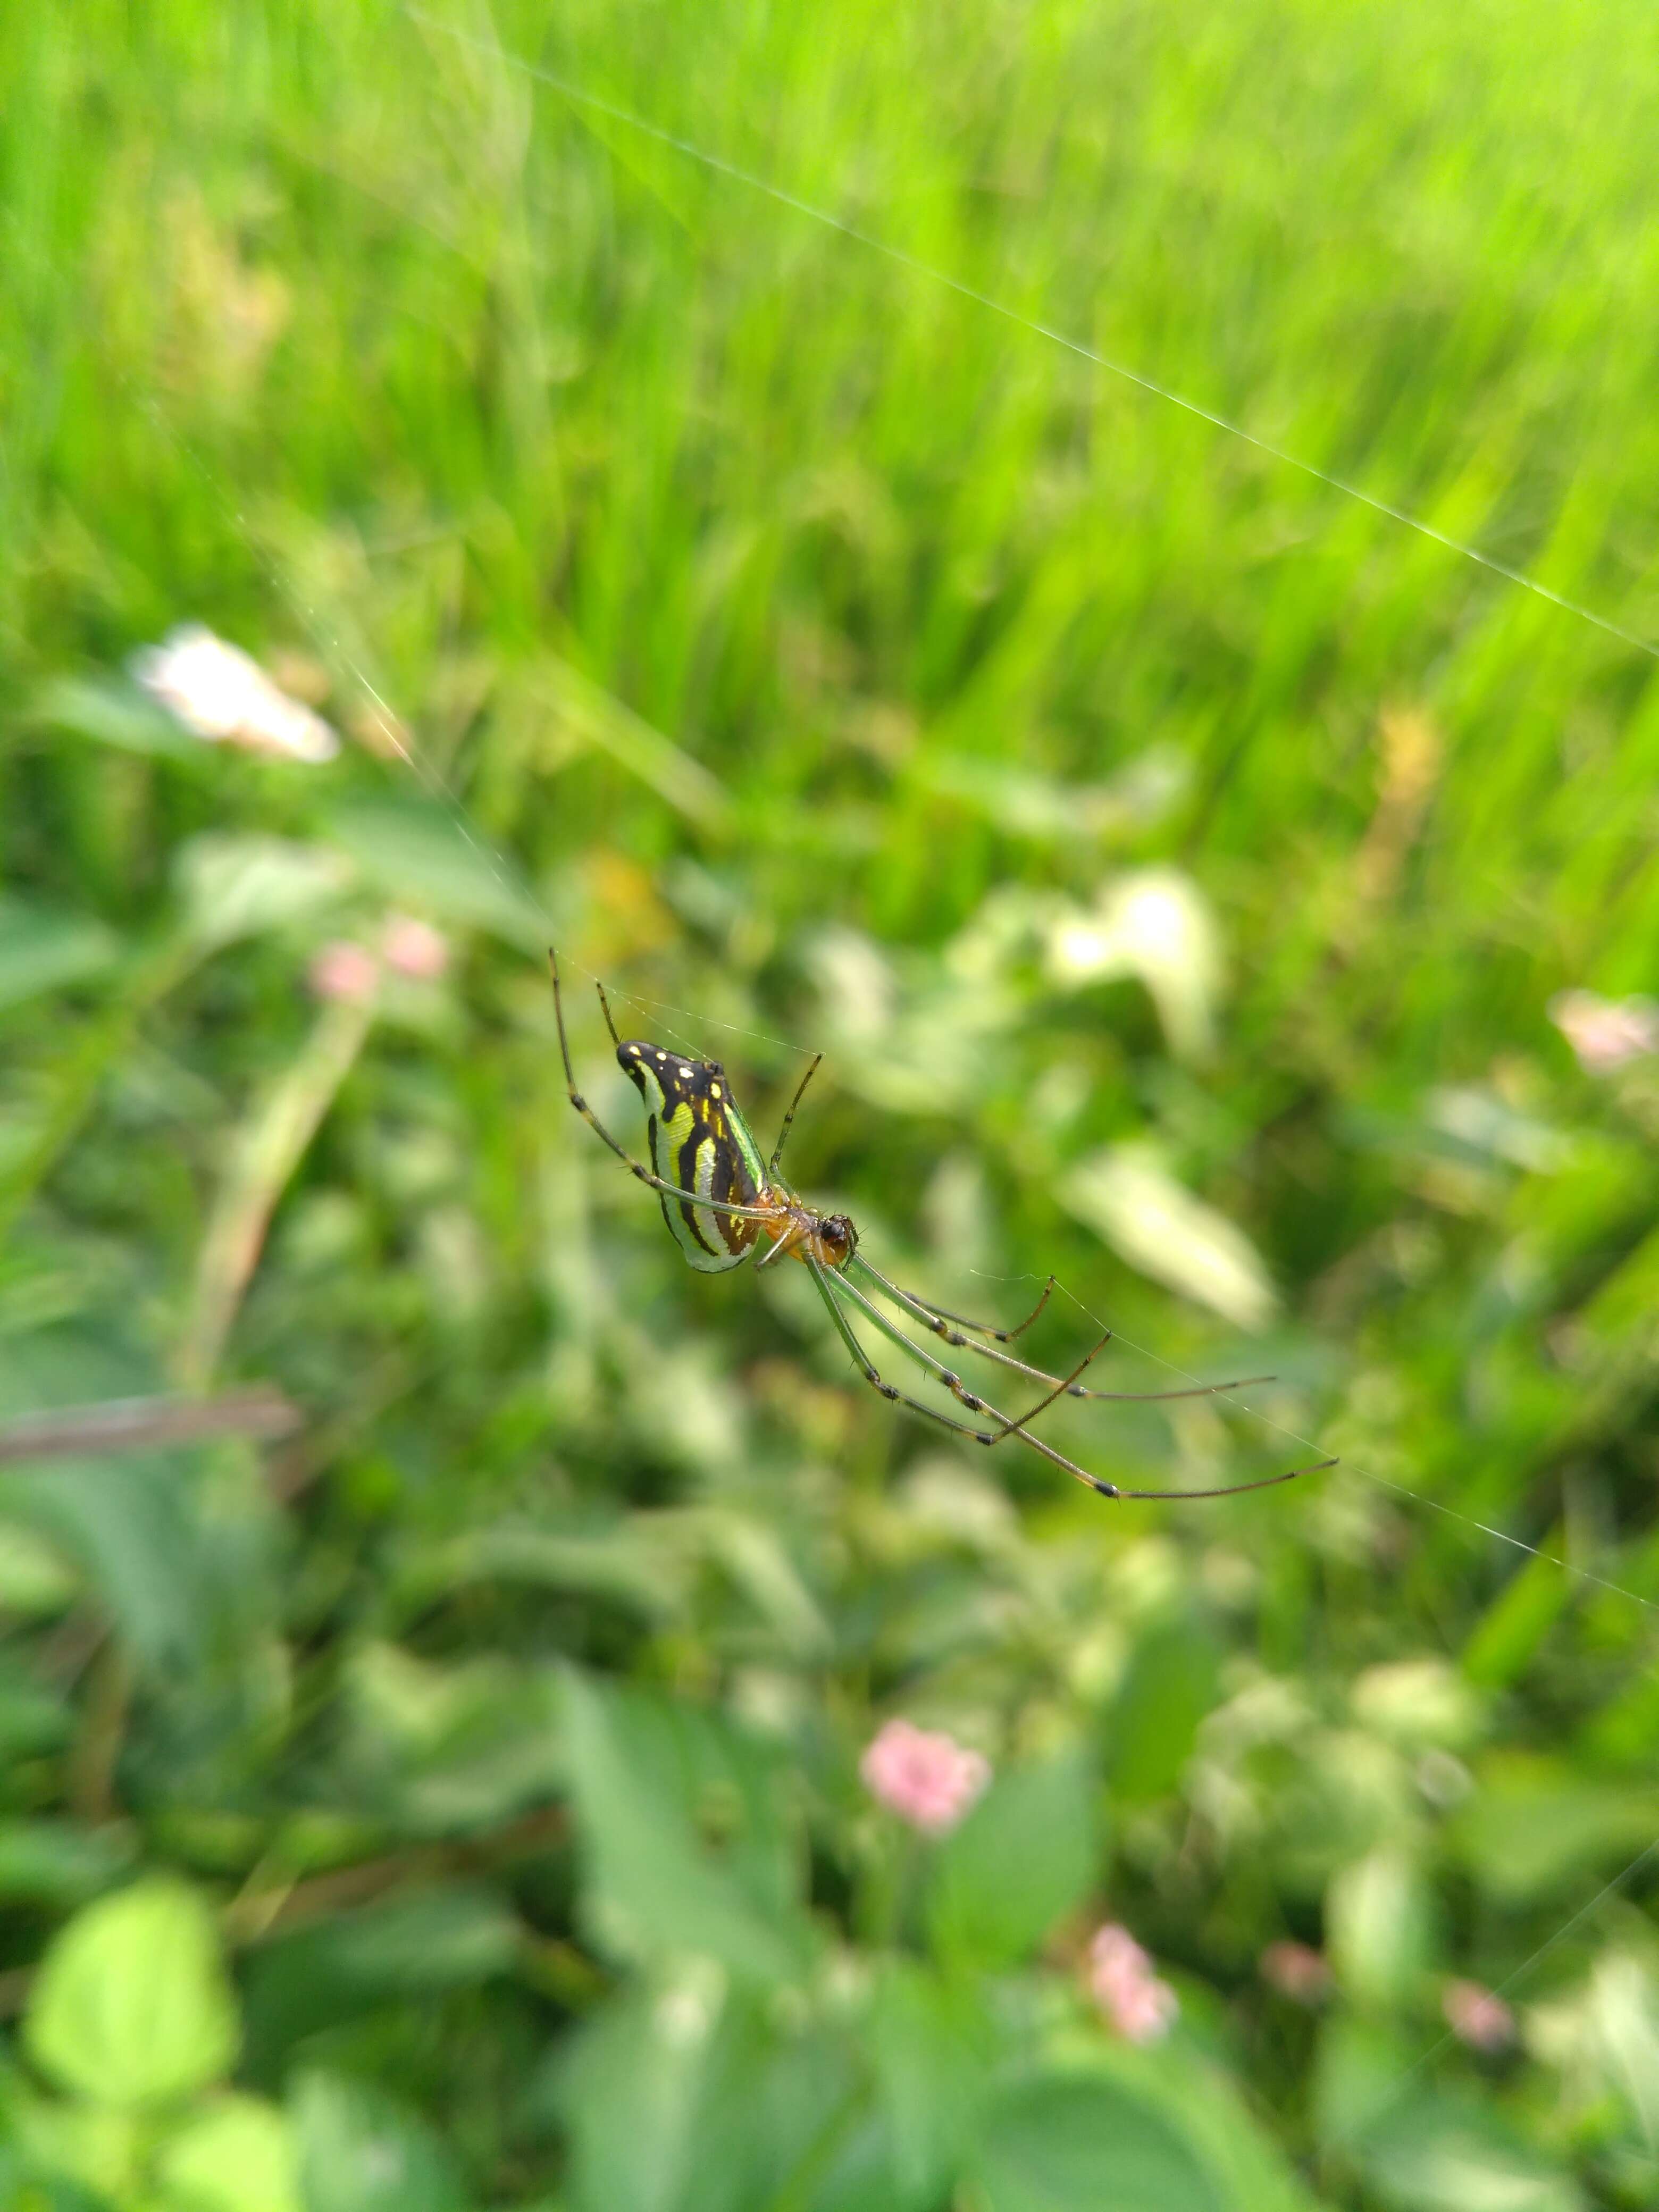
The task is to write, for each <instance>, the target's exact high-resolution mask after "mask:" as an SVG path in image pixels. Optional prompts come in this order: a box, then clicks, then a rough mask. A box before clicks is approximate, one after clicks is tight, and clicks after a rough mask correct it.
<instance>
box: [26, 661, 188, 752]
mask: <svg viewBox="0 0 1659 2212" xmlns="http://www.w3.org/2000/svg"><path fill="white" fill-rule="evenodd" d="M33 720H35V721H37V722H40V723H44V724H45V725H46V727H47V728H48V729H54V730H67V731H68V732H70V734H71V735H72V736H75V737H79V738H92V739H94V742H95V743H97V744H100V745H113V746H115V747H116V748H117V749H118V750H120V751H122V752H129V753H154V754H159V755H160V756H161V757H162V758H163V759H167V760H177V761H186V762H189V763H191V765H197V764H200V763H205V762H206V761H208V760H209V759H210V758H211V757H212V753H213V748H212V747H211V746H210V745H207V744H204V743H203V741H202V739H201V738H196V737H192V736H191V733H190V732H189V731H188V730H186V729H185V728H184V727H183V726H182V725H181V724H179V723H178V722H175V721H174V720H173V717H172V715H171V714H167V712H166V711H165V709H163V708H161V707H158V706H157V705H156V704H155V701H154V700H153V699H151V698H149V696H147V695H146V694H145V693H144V692H143V691H141V690H139V689H138V687H137V684H127V683H124V682H122V681H121V680H120V679H118V678H112V677H82V676H64V677H59V678H58V679H57V680H56V681H55V682H54V683H52V684H47V685H46V687H45V689H44V690H42V691H40V693H39V694H38V696H36V698H35V700H34V702H33Z"/></svg>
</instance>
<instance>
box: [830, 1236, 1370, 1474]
mask: <svg viewBox="0 0 1659 2212" xmlns="http://www.w3.org/2000/svg"><path fill="white" fill-rule="evenodd" d="M873 1272H874V1270H873V1269H872V1273H873ZM827 1280H828V1281H829V1283H830V1284H831V1285H833V1286H834V1288H835V1289H836V1290H837V1291H844V1292H845V1293H846V1295H847V1296H848V1297H850V1298H852V1299H853V1300H854V1303H855V1304H858V1305H860V1306H861V1307H862V1308H863V1309H864V1310H865V1312H866V1313H867V1314H868V1315H869V1316H870V1318H871V1320H872V1322H874V1323H875V1325H876V1327H877V1328H878V1329H879V1330H880V1331H881V1333H882V1334H883V1335H884V1336H886V1337H890V1338H891V1340H892V1341H893V1342H894V1343H895V1344H896V1345H898V1346H901V1347H902V1349H903V1350H905V1351H907V1352H908V1353H909V1354H910V1356H911V1358H913V1359H915V1360H916V1361H918V1362H919V1363H920V1364H921V1365H922V1366H923V1367H926V1368H927V1369H928V1370H929V1371H930V1372H931V1373H933V1374H934V1375H936V1376H938V1377H939V1381H940V1382H941V1383H944V1384H945V1388H946V1389H949V1390H950V1391H951V1393H952V1395H955V1396H956V1397H957V1398H959V1399H960V1400H961V1401H962V1403H963V1405H964V1406H966V1407H967V1408H968V1410H969V1413H988V1414H989V1415H990V1416H991V1419H993V1420H994V1421H996V1422H997V1423H998V1424H999V1425H1000V1431H999V1432H1000V1433H1001V1434H1006V1435H1009V1436H1017V1437H1018V1438H1019V1440H1020V1442H1021V1443H1023V1444H1028V1445H1030V1449H1032V1450H1033V1451H1034V1452H1038V1453H1040V1454H1041V1455H1042V1457H1043V1458H1044V1459H1046V1460H1049V1461H1052V1462H1053V1463H1054V1466H1056V1467H1060V1468H1065V1470H1066V1474H1069V1475H1070V1476H1072V1478H1073V1480H1074V1481H1077V1482H1080V1483H1082V1484H1083V1486H1084V1487H1085V1489H1088V1490H1092V1491H1094V1492H1096V1494H1097V1496H1099V1497H1101V1498H1135V1499H1141V1500H1148V1501H1150V1500H1164V1501H1167V1502H1169V1503H1170V1504H1182V1503H1184V1502H1185V1501H1186V1500H1187V1499H1188V1498H1242V1497H1243V1496H1244V1495H1245V1494H1246V1492H1249V1491H1252V1490H1273V1489H1276V1488H1277V1486H1279V1484H1280V1483H1281V1482H1294V1481H1295V1480H1296V1479H1297V1476H1298V1475H1303V1474H1320V1473H1322V1471H1323V1470H1324V1469H1325V1468H1328V1467H1334V1466H1335V1465H1336V1462H1335V1461H1334V1459H1322V1460H1319V1461H1317V1462H1315V1463H1314V1464H1313V1465H1312V1466H1310V1467H1293V1468H1287V1469H1286V1470H1285V1473H1284V1474H1269V1475H1264V1476H1263V1477H1262V1478H1261V1480H1260V1481H1258V1482H1234V1483H1229V1484H1227V1485H1226V1486H1225V1487H1223V1488H1221V1489H1218V1490H1120V1489H1119V1487H1118V1486H1117V1485H1116V1483H1115V1482H1108V1481H1106V1480H1104V1479H1103V1477H1102V1476H1100V1475H1097V1474H1090V1473H1089V1471H1088V1469H1087V1468H1082V1467H1079V1465H1078V1463H1077V1462H1076V1461H1075V1460H1073V1459H1067V1458H1066V1455H1065V1453H1064V1452H1059V1451H1056V1450H1055V1449H1054V1446H1053V1445H1052V1444H1049V1443H1044V1442H1043V1440H1042V1437H1034V1436H1033V1435H1032V1434H1031V1432H1030V1430H1029V1429H1028V1428H1026V1427H1024V1425H1023V1424H1022V1423H1021V1422H1019V1421H1011V1420H1010V1419H1008V1417H1007V1415H1006V1414H1005V1413H999V1412H998V1411H997V1409H996V1407H994V1406H992V1405H987V1403H986V1401H985V1400H984V1399H982V1398H977V1397H975V1396H974V1395H972V1394H971V1393H969V1392H967V1391H965V1390H964V1389H963V1388H962V1382H961V1377H960V1376H956V1375H953V1374H952V1373H951V1370H950V1369H949V1368H948V1367H946V1366H945V1365H944V1364H943V1363H942V1362H940V1361H939V1360H937V1359H935V1358H933V1354H932V1352H925V1351H924V1350H923V1349H922V1347H921V1345H919V1344H916V1343H915V1342H913V1341H912V1340H911V1339H910V1338H909V1337H908V1336H906V1335H905V1334H904V1333H903V1332H902V1330H901V1329H899V1328H896V1327H895V1325H894V1324H893V1323H892V1322H890V1321H889V1320H888V1319H887V1316H885V1315H884V1313H883V1312H882V1310H881V1309H880V1308H879V1306H877V1305H875V1304H872V1302H871V1300H870V1299H868V1298H866V1297H865V1295H864V1293H863V1291H860V1289H859V1287H858V1285H856V1284H855V1283H849V1282H848V1279H847V1277H846V1275H845V1273H838V1274H835V1275H830V1276H828V1277H827ZM1097 1349H1098V1347H1097ZM1093 1357H1094V1354H1093V1353H1092V1352H1091V1354H1090V1358H1093ZM1085 1364H1086V1363H1085ZM1047 1379H1048V1380H1049V1381H1050V1382H1052V1381H1054V1379H1055V1378H1054V1377H1053V1376H1049V1377H1048V1378H1047ZM1062 1387H1063V1386H1062ZM1038 1410H1040V1408H1039V1409H1038ZM1031 1418H1032V1416H1031V1415H1030V1413H1028V1414H1026V1415H1025V1416H1024V1419H1025V1420H1030V1419H1031ZM996 1441H997V1437H996V1436H992V1437H983V1436H982V1435H981V1442H984V1443H995V1442H996Z"/></svg>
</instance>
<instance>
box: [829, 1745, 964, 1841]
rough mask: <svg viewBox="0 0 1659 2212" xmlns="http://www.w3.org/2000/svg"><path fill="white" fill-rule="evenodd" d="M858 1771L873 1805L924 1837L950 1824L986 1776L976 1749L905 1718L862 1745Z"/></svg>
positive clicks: (958, 1817) (947, 1828) (945, 1829)
mask: <svg viewBox="0 0 1659 2212" xmlns="http://www.w3.org/2000/svg"><path fill="white" fill-rule="evenodd" d="M859 1772H860V1775H861V1776H862V1777H863V1778H864V1786H865V1788H866V1790H868V1791H869V1792H870V1795H871V1796H872V1797H873V1798H875V1799H876V1801H877V1802H878V1804H882V1805H884V1806H886V1808H887V1809H888V1811H889V1812H890V1813H896V1814H898V1816H899V1818H900V1820H904V1821H908V1824H909V1826H911V1827H913V1828H919V1829H921V1832H922V1833H923V1834H924V1835H928V1836H942V1835H945V1834H946V1833H947V1832H949V1831H950V1830H951V1829H952V1828H954V1827H955V1826H956V1825H957V1821H958V1820H961V1818H962V1816H963V1814H964V1813H966V1812H967V1811H968V1809H969V1807H970V1806H971V1805H972V1804H973V1802H974V1801H975V1798H976V1797H977V1796H979V1795H980V1792H981V1790H983V1789H984V1787H985V1785H986V1784H987V1782H988V1781H989V1780H990V1778H991V1769H990V1766H989V1765H988V1764H987V1761H986V1760H985V1759H982V1758H981V1756H980V1754H979V1753H978V1752H976V1751H969V1750H968V1749H966V1748H965V1747H963V1745H961V1744H959V1743H957V1741H955V1740H954V1739H953V1738H952V1737H951V1736H948V1735H934V1734H932V1733H930V1732H929V1731H928V1730H927V1729H919V1728H913V1727H912V1726H911V1724H910V1723H909V1722H908V1721H889V1722H888V1723H887V1724H886V1726H885V1727H884V1729H882V1730H881V1732H880V1734H879V1735H877V1736H876V1737H874V1738H873V1739H872V1741H871V1742H870V1743H869V1744H868V1745H867V1746H866V1749H865V1753H864V1756H863V1758H862V1759H860V1761H859Z"/></svg>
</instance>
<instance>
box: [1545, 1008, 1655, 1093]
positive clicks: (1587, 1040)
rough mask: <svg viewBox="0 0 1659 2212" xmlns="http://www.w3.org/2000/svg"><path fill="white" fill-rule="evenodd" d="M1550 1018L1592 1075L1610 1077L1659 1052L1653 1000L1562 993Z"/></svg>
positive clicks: (1549, 1009)
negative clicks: (1646, 1055)
mask: <svg viewBox="0 0 1659 2212" xmlns="http://www.w3.org/2000/svg"><path fill="white" fill-rule="evenodd" d="M1548 1012H1549V1018H1550V1019H1551V1020H1552V1021H1553V1023H1554V1024H1555V1026H1556V1028H1557V1029H1559V1030H1560V1032H1561V1034H1562V1036H1564V1037H1565V1039H1566V1041H1567V1042H1568V1043H1569V1044H1570V1045H1571V1047H1572V1048H1573V1050H1574V1052H1575V1053H1576V1054H1577V1056H1578V1065H1579V1066H1581V1067H1582V1068H1583V1069H1585V1070H1586V1072H1587V1073H1589V1074H1591V1075H1610V1074H1612V1073H1613V1070H1614V1069H1615V1068H1619V1067H1623V1066H1624V1065H1625V1063H1626V1060H1640V1059H1641V1058H1642V1057H1643V1056H1644V1054H1647V1053H1652V1052H1659V1006H1656V1005H1655V1003H1654V1001H1653V1000H1651V999H1602V998H1598V997H1597V995H1596V994H1595V992H1594V991H1558V992H1557V993H1556V994H1555V996H1554V997H1553V999H1552V1000H1550V1003H1549V1007H1548Z"/></svg>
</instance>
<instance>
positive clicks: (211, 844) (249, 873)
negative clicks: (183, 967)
mask: <svg viewBox="0 0 1659 2212" xmlns="http://www.w3.org/2000/svg"><path fill="white" fill-rule="evenodd" d="M173 878H174V881H175V884H176V885H177V887H178V891H179V898H180V901H181V902H182V904H183V907H184V911H185V927H186V928H187V929H188V930H189V932H190V933H191V937H192V938H193V939H194V940H195V941H196V943H197V945H200V946H202V947H204V949H209V950H216V949H217V948H218V947H220V946H222V945H234V943H236V942H237V940H238V939H241V938H245V937H259V936H263V935H264V933H266V932H267V931H269V930H273V929H282V928H285V927H287V926H288V925H289V923H290V922H296V921H309V920H310V919H311V918H312V917H313V916H314V915H319V914H320V913H322V912H324V911H325V909H326V908H329V907H331V906H334V905H337V903H338V902H339V901H340V900H341V899H342V898H343V896H344V895H345V893H346V892H347V891H348V890H349V889H350V887H351V881H352V872H351V869H350V867H349V865H348V863H347V862H346V861H344V860H343V859H342V858H341V856H340V855H339V854H337V853H334V852H331V851H329V850H328V848H326V847H325V846H321V845H301V844H298V843H296V842H295V841H294V840H293V839H292V838H289V837H258V836H246V837H230V836H218V835H216V834H210V835H208V836H201V837H192V838H191V841H190V842H189V844H187V845H185V847H183V848H181V850H180V852H179V856H178V859H177V860H176V861H175V862H174V864H173Z"/></svg>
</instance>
